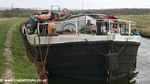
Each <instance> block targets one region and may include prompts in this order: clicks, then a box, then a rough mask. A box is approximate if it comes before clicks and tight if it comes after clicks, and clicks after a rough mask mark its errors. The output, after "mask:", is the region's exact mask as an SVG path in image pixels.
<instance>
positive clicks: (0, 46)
mask: <svg viewBox="0 0 150 84" xmlns="http://www.w3.org/2000/svg"><path fill="white" fill-rule="evenodd" d="M14 22H15V18H13V19H0V78H1V75H2V71H3V67H4V66H3V62H4V61H3V52H4V48H5V46H4V43H5V40H6V34H7V31H8V30H9V28H10V27H11V25H12V24H13V23H14Z"/></svg>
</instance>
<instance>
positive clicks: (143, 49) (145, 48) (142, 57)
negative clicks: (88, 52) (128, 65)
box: [49, 38, 150, 84]
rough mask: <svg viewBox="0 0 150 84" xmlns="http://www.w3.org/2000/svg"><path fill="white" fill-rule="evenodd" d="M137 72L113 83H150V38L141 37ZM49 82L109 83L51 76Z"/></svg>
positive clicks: (66, 83)
mask: <svg viewBox="0 0 150 84" xmlns="http://www.w3.org/2000/svg"><path fill="white" fill-rule="evenodd" d="M136 66H137V67H136V70H135V74H133V75H131V76H128V77H126V78H122V79H119V80H116V81H112V83H111V84H150V39H147V38H141V45H140V47H139V50H138V54H137V65H136ZM49 84H107V83H105V82H102V81H89V80H73V79H66V78H53V77H49Z"/></svg>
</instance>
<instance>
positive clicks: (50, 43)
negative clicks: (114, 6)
mask: <svg viewBox="0 0 150 84" xmlns="http://www.w3.org/2000/svg"><path fill="white" fill-rule="evenodd" d="M46 14H47V15H46ZM67 14H68V10H67V9H65V10H64V11H63V12H55V13H54V12H51V13H50V14H49V13H48V12H44V13H43V14H40V15H35V16H34V17H30V19H29V20H28V21H27V23H26V25H25V26H23V27H22V33H23V34H24V35H25V37H26V39H27V41H28V43H29V44H30V46H31V47H32V48H33V53H32V56H33V58H35V59H36V60H37V61H41V62H43V63H44V64H45V68H46V70H47V71H48V73H49V75H50V74H56V75H60V76H64V77H70V78H77V79H90V80H110V79H117V78H120V77H124V76H126V75H128V74H130V73H133V71H134V69H135V68H136V57H137V51H138V47H139V45H140V35H139V34H138V31H137V29H135V28H134V29H133V27H134V25H135V22H133V21H127V20H121V19H118V18H116V17H114V16H107V15H104V14H77V15H72V16H70V15H69V14H68V15H67ZM44 15H46V16H45V17H44ZM48 15H49V16H48ZM61 17H63V19H62V18H61Z"/></svg>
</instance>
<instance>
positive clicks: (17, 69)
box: [0, 18, 39, 84]
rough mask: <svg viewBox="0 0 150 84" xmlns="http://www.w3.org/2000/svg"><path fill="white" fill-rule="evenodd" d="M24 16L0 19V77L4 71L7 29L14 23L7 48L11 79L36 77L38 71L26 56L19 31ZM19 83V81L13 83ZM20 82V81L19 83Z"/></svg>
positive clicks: (0, 77)
mask: <svg viewBox="0 0 150 84" xmlns="http://www.w3.org/2000/svg"><path fill="white" fill-rule="evenodd" d="M24 20H25V18H10V19H1V20H0V29H1V31H0V65H1V66H0V79H3V78H2V74H3V73H5V71H6V70H5V69H6V67H7V66H5V64H6V61H5V59H4V58H5V55H4V56H3V55H2V53H3V52H4V48H5V47H7V46H5V45H4V43H5V40H6V34H7V32H8V30H9V29H10V28H11V27H12V25H14V24H15V25H14V26H13V27H14V32H13V34H12V42H11V46H9V48H10V49H11V53H12V54H11V56H12V60H11V62H10V63H9V65H10V66H11V68H9V69H11V71H12V74H13V79H38V78H39V76H38V73H37V70H36V67H35V66H34V64H33V63H31V62H30V61H29V60H28V58H27V57H26V52H25V46H24V43H23V40H22V36H21V33H20V31H19V25H20V24H21V22H22V21H24ZM13 84H19V83H13ZM20 84H22V83H20ZM23 84H31V83H23ZM32 84H33V83H32Z"/></svg>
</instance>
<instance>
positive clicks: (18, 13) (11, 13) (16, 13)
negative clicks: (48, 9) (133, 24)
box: [0, 8, 150, 18]
mask: <svg viewBox="0 0 150 84" xmlns="http://www.w3.org/2000/svg"><path fill="white" fill-rule="evenodd" d="M72 12H73V14H77V13H81V12H82V13H83V12H86V13H96V14H107V15H130V14H133V15H138V14H146V13H149V14H150V9H127V8H126V9H88V10H72ZM33 13H34V10H31V9H19V8H15V9H11V10H4V11H0V17H7V18H9V17H29V16H30V15H32V14H33Z"/></svg>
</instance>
